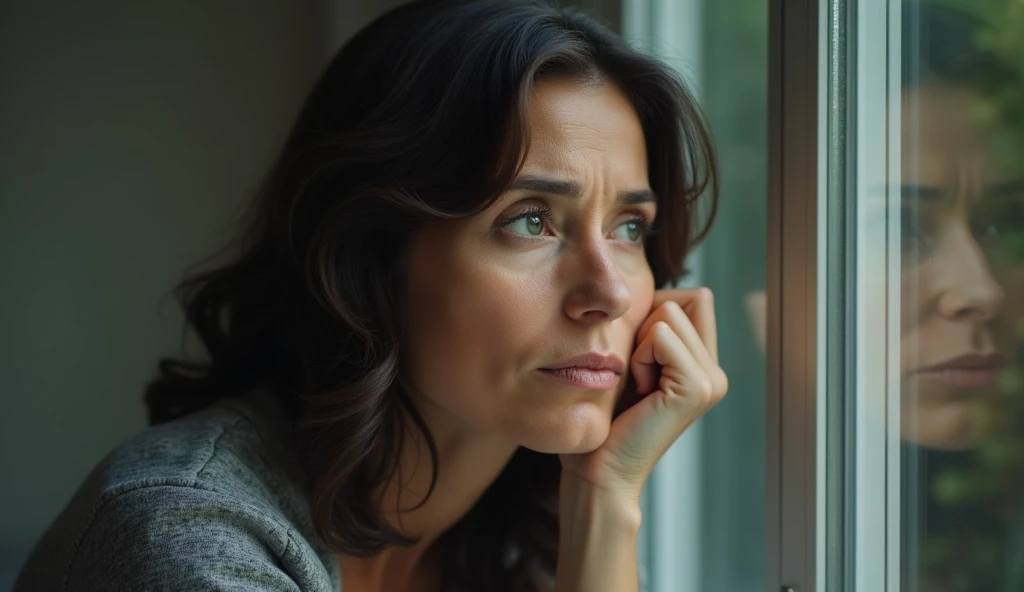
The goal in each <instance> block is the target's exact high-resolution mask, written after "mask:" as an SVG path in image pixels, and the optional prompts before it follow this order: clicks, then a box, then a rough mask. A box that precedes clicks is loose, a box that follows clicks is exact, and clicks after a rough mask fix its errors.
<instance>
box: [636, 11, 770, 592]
mask: <svg viewBox="0 0 1024 592" xmlns="http://www.w3.org/2000/svg"><path fill="white" fill-rule="evenodd" d="M767 18H768V3H767V0H733V1H731V2H712V1H707V0H624V2H623V5H622V10H621V19H622V20H621V22H622V34H623V36H624V37H625V38H626V39H627V41H629V42H631V43H633V44H635V45H638V46H640V47H642V48H644V49H646V50H647V51H649V52H651V53H653V54H655V55H657V56H658V57H659V58H661V59H662V60H664V61H666V62H667V63H669V64H670V65H672V66H673V67H675V68H676V69H677V71H678V72H679V74H680V75H681V76H682V77H683V78H684V79H685V80H686V81H687V82H688V83H689V85H690V87H691V88H693V89H694V90H695V91H696V93H697V96H698V98H699V99H700V102H701V104H702V106H703V108H704V111H705V113H706V115H707V117H708V119H709V122H710V125H711V128H712V131H713V133H714V137H715V140H716V150H717V152H718V156H719V162H720V166H721V186H720V189H721V205H720V209H719V214H718V218H717V220H716V222H715V225H714V227H713V230H712V232H711V234H710V235H709V236H708V238H707V240H706V241H705V242H704V243H703V244H702V245H701V247H700V248H699V250H698V251H697V252H696V253H694V254H693V256H692V259H691V261H690V262H689V268H690V270H691V274H690V277H689V278H687V280H686V283H687V284H693V285H696V284H701V285H707V286H709V287H711V288H712V289H713V290H714V292H715V300H716V314H717V320H718V330H719V342H720V344H721V345H720V352H721V360H722V366H723V368H724V369H725V371H726V372H727V373H728V375H729V380H730V389H729V395H728V396H727V397H726V399H725V400H724V401H723V402H722V403H720V404H719V405H718V406H717V407H716V408H715V409H714V410H712V411H711V412H710V413H708V415H707V416H706V417H705V418H703V419H702V420H701V421H700V422H698V423H697V424H696V425H695V426H693V427H691V428H690V429H689V430H688V431H687V432H686V433H685V434H684V435H683V436H682V438H680V440H679V442H677V443H676V445H675V446H673V447H672V448H671V449H670V450H669V452H668V453H667V454H666V455H665V457H664V458H663V459H662V460H661V462H660V463H659V464H658V467H657V468H656V470H655V473H654V475H652V477H651V480H650V481H649V482H648V486H647V491H646V492H645V505H646V508H645V512H644V516H645V520H644V530H643V533H642V537H641V538H642V541H641V546H642V550H643V552H642V557H643V564H644V569H643V572H644V576H645V579H646V580H647V581H648V584H647V589H648V590H651V591H652V592H687V591H691V590H693V591H696V590H731V591H736V592H754V591H757V592H760V591H761V590H763V589H764V572H765V563H764V562H765V553H764V548H765V531H764V525H765V452H764V439H765V358H764V341H763V339H764V329H765V325H764V319H765V314H764V303H765V300H764V286H765V283H764V282H765V262H766V258H765V243H766V211H767V210H766V208H767V199H766V195H767V191H766V187H767V163H768V160H767V154H766V151H767V92H768V88H767V80H768V78H767V74H768V60H767V57H766V55H767V44H768V38H767V35H768V21H767Z"/></svg>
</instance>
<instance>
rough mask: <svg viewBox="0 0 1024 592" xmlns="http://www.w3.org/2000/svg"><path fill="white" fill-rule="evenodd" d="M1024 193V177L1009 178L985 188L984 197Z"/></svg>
mask: <svg viewBox="0 0 1024 592" xmlns="http://www.w3.org/2000/svg"><path fill="white" fill-rule="evenodd" d="M1022 194H1024V179H1011V180H1009V181H1005V182H1003V183H995V184H993V185H989V186H988V187H987V188H985V197H1010V196H1015V195H1022Z"/></svg>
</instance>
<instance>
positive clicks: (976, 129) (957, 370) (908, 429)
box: [901, 86, 1024, 449]
mask: <svg viewBox="0 0 1024 592" xmlns="http://www.w3.org/2000/svg"><path fill="white" fill-rule="evenodd" d="M976 98H977V97H976V95H973V94H972V93H971V92H969V91H966V90H962V89H958V88H953V87H945V86H932V87H924V88H921V89H919V90H916V91H909V92H907V93H905V98H904V107H903V116H902V121H903V136H902V142H903V162H902V171H903V173H902V174H903V190H902V193H903V210H902V211H903V215H902V233H903V245H902V249H903V262H902V265H903V280H902V286H901V293H902V313H901V317H902V322H901V325H902V327H901V330H902V335H903V343H902V352H901V354H902V371H903V381H902V383H903V384H902V393H903V413H902V415H903V434H904V438H906V439H907V440H910V441H913V442H916V443H918V444H920V445H923V446H926V447H930V448H942V449H958V448H965V447H969V446H971V445H973V444H974V443H975V442H976V440H977V439H978V437H979V436H981V435H982V434H984V433H985V429H986V427H985V426H986V425H987V424H986V421H985V419H984V418H985V417H986V416H989V417H991V416H992V415H993V412H998V402H999V399H998V385H997V381H998V378H999V376H1000V374H1001V373H1002V371H1004V370H1005V369H1007V368H1008V367H1010V366H1012V365H1015V364H1016V360H1017V350H1018V347H1019V345H1018V342H1019V338H1018V333H1017V331H1018V329H1017V325H1018V321H1019V320H1020V319H1021V318H1022V316H1024V299H1022V296H1024V266H1022V265H1021V264H1020V263H1019V262H1015V261H1014V260H1013V256H1012V255H1011V254H1010V253H1009V250H1008V243H1007V237H1008V236H1009V235H1010V234H1019V233H1020V232H1021V231H1022V226H1024V186H1022V185H1021V183H1020V182H1019V180H1018V179H1017V177H1016V176H1015V175H1012V174H1010V173H1009V172H1007V171H1002V170H999V168H998V167H997V166H996V162H995V159H994V158H993V157H992V154H991V150H990V149H989V147H988V142H987V140H986V137H985V132H984V130H983V128H982V127H981V126H979V125H977V124H976V123H975V122H974V120H973V118H972V115H971V114H972V112H973V109H974V108H975V105H976V104H977V102H976ZM1011 240H1012V239H1011Z"/></svg>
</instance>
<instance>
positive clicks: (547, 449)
mask: <svg viewBox="0 0 1024 592" xmlns="http://www.w3.org/2000/svg"><path fill="white" fill-rule="evenodd" d="M610 429H611V414H610V413H608V412H605V411H603V410H600V409H597V408H595V407H593V406H589V405H588V406H587V407H586V408H584V409H575V410H572V411H567V412H566V413H565V414H563V415H562V417H559V418H558V419H557V420H556V421H553V422H551V423H550V424H549V425H546V426H543V427H541V426H534V428H533V429H532V430H530V431H531V432H532V433H529V434H524V437H522V438H520V439H519V440H520V445H521V446H523V447H524V448H529V449H530V450H533V451H536V452H541V453H544V454H585V453H587V452H593V451H594V450H597V449H598V448H600V447H601V445H602V444H604V442H605V440H607V439H608V433H609V431H610Z"/></svg>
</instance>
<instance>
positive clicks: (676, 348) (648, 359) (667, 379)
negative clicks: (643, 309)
mask: <svg viewBox="0 0 1024 592" xmlns="http://www.w3.org/2000/svg"><path fill="white" fill-rule="evenodd" d="M630 371H631V372H632V373H633V376H634V380H636V383H637V391H638V392H639V393H640V394H644V395H646V394H648V393H651V392H653V391H655V390H659V389H671V390H672V391H673V392H672V393H671V394H673V395H684V394H687V393H690V392H693V391H700V392H701V394H702V395H703V391H704V390H708V391H709V392H708V393H707V394H708V395H709V396H710V395H711V394H713V393H712V392H710V391H712V390H713V387H711V386H708V385H710V384H711V380H710V376H709V372H708V369H707V368H705V367H704V366H703V365H701V364H700V362H698V361H697V359H696V358H695V357H694V355H693V353H692V352H691V351H690V350H689V348H687V347H686V345H685V344H684V343H683V341H682V339H681V338H680V337H679V335H678V334H677V333H676V332H675V331H674V330H673V329H672V327H670V326H669V325H668V323H665V322H664V321H658V322H656V323H655V324H654V326H653V327H651V330H650V332H649V333H648V335H647V337H646V338H645V339H644V341H643V342H641V344H640V347H638V348H637V350H636V352H634V354H633V356H632V358H631V359H630Z"/></svg>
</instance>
